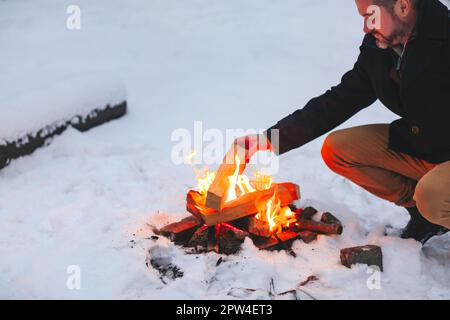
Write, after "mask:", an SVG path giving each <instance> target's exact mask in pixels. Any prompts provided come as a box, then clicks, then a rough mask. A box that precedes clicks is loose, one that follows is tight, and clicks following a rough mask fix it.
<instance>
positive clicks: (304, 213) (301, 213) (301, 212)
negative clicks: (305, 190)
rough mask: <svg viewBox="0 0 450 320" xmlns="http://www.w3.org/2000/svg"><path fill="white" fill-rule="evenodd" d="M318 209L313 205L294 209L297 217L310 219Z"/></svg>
mask: <svg viewBox="0 0 450 320" xmlns="http://www.w3.org/2000/svg"><path fill="white" fill-rule="evenodd" d="M317 212H318V211H317V210H316V209H314V208H313V207H306V208H304V209H303V208H300V209H297V211H296V216H297V219H304V220H310V219H312V217H314V216H315V214H316V213H317Z"/></svg>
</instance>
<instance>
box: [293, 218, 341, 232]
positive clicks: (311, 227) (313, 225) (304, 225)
mask: <svg viewBox="0 0 450 320" xmlns="http://www.w3.org/2000/svg"><path fill="white" fill-rule="evenodd" d="M291 228H292V230H293V231H296V232H300V231H313V232H317V233H321V234H328V235H331V234H342V231H343V228H342V225H339V224H325V223H322V222H317V221H312V220H298V221H297V222H295V223H294V224H293V225H292V226H291Z"/></svg>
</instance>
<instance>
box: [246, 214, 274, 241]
mask: <svg viewBox="0 0 450 320" xmlns="http://www.w3.org/2000/svg"><path fill="white" fill-rule="evenodd" d="M248 232H250V233H251V234H253V235H256V236H259V237H263V238H270V237H271V236H272V232H271V231H270V225H269V223H268V222H267V221H265V220H261V219H258V218H256V217H255V216H253V217H250V218H249V222H248Z"/></svg>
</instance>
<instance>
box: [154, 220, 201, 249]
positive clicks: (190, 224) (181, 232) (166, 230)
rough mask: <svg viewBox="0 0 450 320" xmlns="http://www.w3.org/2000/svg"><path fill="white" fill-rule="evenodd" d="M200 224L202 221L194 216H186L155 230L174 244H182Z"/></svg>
mask: <svg viewBox="0 0 450 320" xmlns="http://www.w3.org/2000/svg"><path fill="white" fill-rule="evenodd" d="M201 225H202V223H201V222H200V221H199V220H198V219H196V218H195V217H187V218H184V219H183V220H181V221H179V222H175V223H172V224H169V225H167V226H165V227H163V228H162V229H160V230H156V232H157V233H158V234H160V235H163V236H165V237H167V238H169V239H170V240H172V241H173V242H174V243H175V244H178V245H184V244H185V243H186V242H188V241H189V239H190V238H191V236H192V235H193V234H194V232H195V231H196V230H197V229H198V228H199V227H200V226H201Z"/></svg>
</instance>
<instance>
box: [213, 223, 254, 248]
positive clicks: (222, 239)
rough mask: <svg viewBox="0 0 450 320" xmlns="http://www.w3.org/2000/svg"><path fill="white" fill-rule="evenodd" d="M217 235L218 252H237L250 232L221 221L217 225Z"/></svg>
mask: <svg viewBox="0 0 450 320" xmlns="http://www.w3.org/2000/svg"><path fill="white" fill-rule="evenodd" d="M215 235H216V241H217V251H218V253H223V254H235V253H236V252H238V251H239V249H240V248H241V244H242V242H244V240H245V237H247V236H248V232H245V231H243V230H240V229H238V228H235V227H233V226H232V225H230V224H228V223H221V224H218V225H216V226H215Z"/></svg>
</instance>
